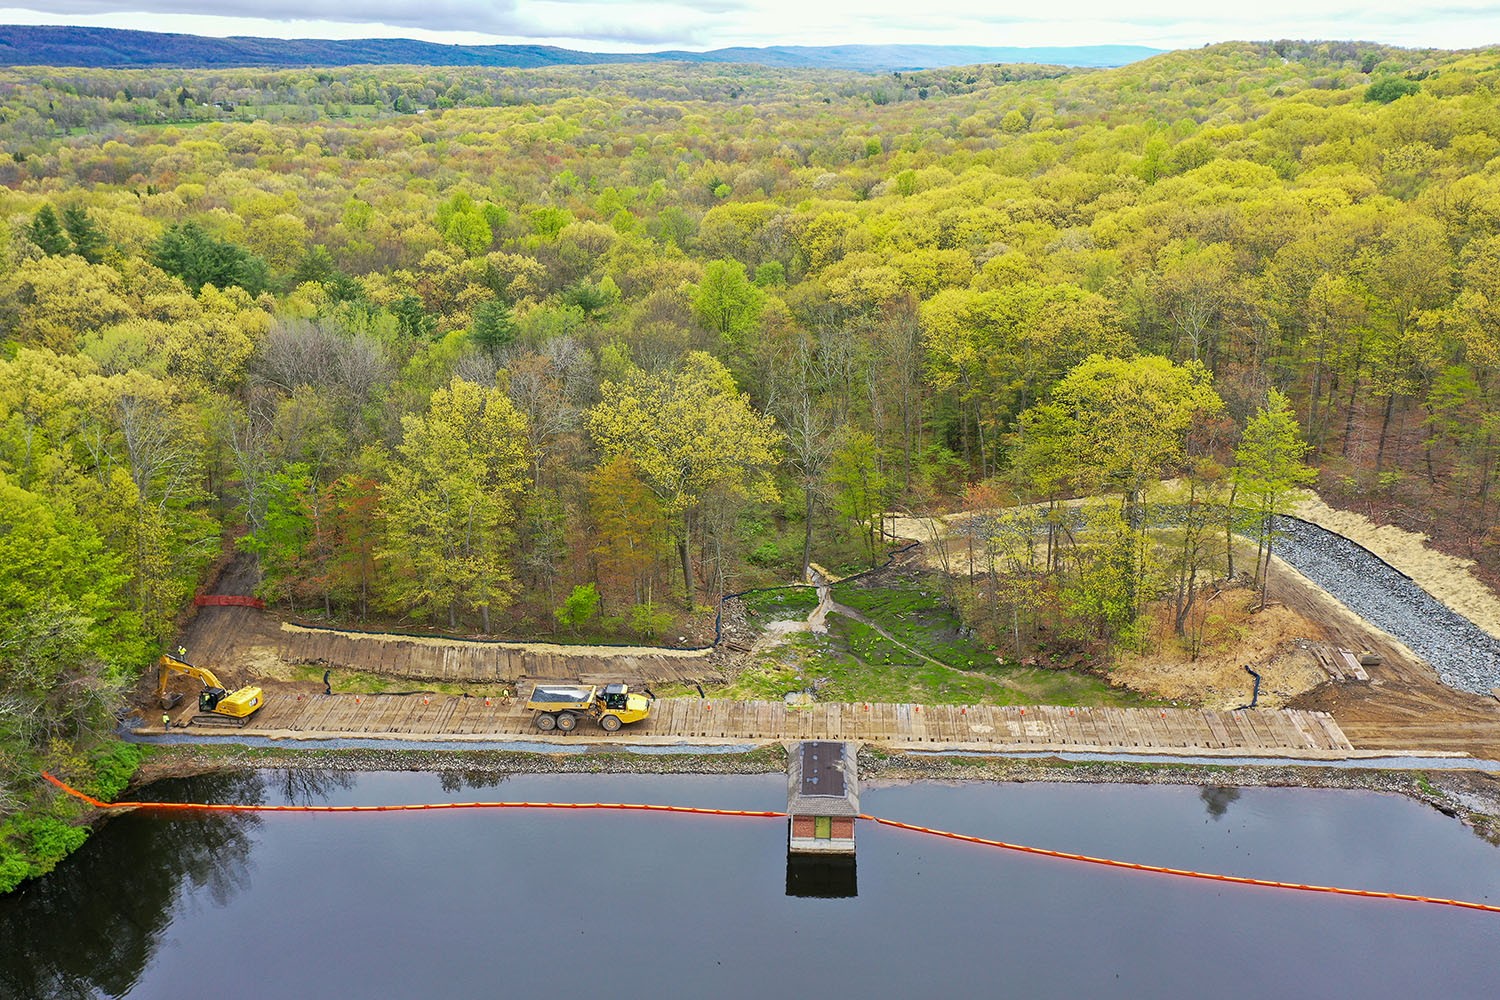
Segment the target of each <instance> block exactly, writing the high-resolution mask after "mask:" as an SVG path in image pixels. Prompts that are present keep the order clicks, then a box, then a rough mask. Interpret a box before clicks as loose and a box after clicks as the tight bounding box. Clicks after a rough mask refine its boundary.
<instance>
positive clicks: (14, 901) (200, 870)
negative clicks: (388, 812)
mask: <svg viewBox="0 0 1500 1000" xmlns="http://www.w3.org/2000/svg"><path fill="white" fill-rule="evenodd" d="M268 780H271V781H274V780H276V776H275V775H269V776H268V775H263V774H261V773H257V772H253V771H246V772H226V773H220V774H214V775H205V776H202V777H198V778H193V779H190V780H188V781H165V782H158V783H157V784H155V785H153V786H151V787H150V788H149V789H146V790H144V792H143V794H142V798H147V797H149V798H150V799H152V800H156V801H170V800H177V799H179V798H182V797H183V796H182V793H183V792H187V793H188V794H189V795H191V797H192V799H191V800H194V801H214V802H244V803H259V802H263V801H265V797H266V792H267V782H268ZM317 794H318V793H317V792H316V791H314V790H312V789H306V795H307V796H308V798H309V799H311V798H312V797H315V796H316V795H317ZM260 822H261V820H260V817H258V816H256V815H254V814H247V813H193V814H187V815H181V816H176V817H174V819H173V821H172V822H168V823H163V822H161V821H160V819H159V818H158V817H151V816H146V815H142V814H140V813H129V814H126V815H122V816H116V817H114V818H112V819H110V820H109V821H108V822H106V823H105V824H103V825H102V826H101V827H100V828H99V829H98V830H96V831H95V833H94V835H93V836H92V837H91V838H90V841H89V843H88V844H86V845H85V846H84V848H83V849H82V850H80V851H78V852H77V853H76V854H74V855H73V856H72V857H70V858H68V859H67V860H66V861H65V862H63V864H62V865H61V866H59V867H58V869H57V871H55V872H53V873H52V874H51V875H49V876H47V877H46V878H43V879H36V880H33V881H31V882H29V883H26V884H25V885H24V886H23V887H22V888H20V889H19V890H17V891H16V892H14V893H11V894H10V895H8V896H4V897H0V997H49V998H53V997H55V998H62V1000H72V998H75V997H76V998H82V997H95V996H98V995H100V994H101V993H102V994H104V995H106V996H121V995H123V994H125V993H127V992H129V991H130V990H131V989H132V988H133V987H134V986H135V985H136V983H137V981H138V980H139V979H140V976H141V973H142V970H144V969H145V968H146V966H147V965H148V964H149V963H150V961H151V959H152V956H153V955H154V953H155V951H156V949H157V947H158V945H159V944H160V943H161V941H162V938H163V935H164V933H165V932H166V929H167V927H168V926H169V924H170V923H171V919H172V913H173V911H174V909H175V906H176V903H177V901H178V900H179V898H180V897H181V896H182V895H183V894H184V893H185V892H192V891H197V890H206V891H207V893H208V894H209V896H210V897H211V898H212V900H213V901H214V903H215V904H217V905H220V906H223V905H225V904H227V903H228V902H229V901H230V899H232V898H233V897H234V896H235V895H236V894H237V893H238V892H240V891H241V890H243V889H244V888H245V887H246V886H247V885H248V883H249V872H250V868H249V857H250V852H251V848H252V847H253V844H254V837H253V831H254V830H255V829H256V828H257V827H258V826H259V825H260ZM59 941H67V942H69V945H68V947H65V948H59V947H58V946H57V942H59ZM205 958H206V959H207V958H208V956H205ZM222 958H223V956H218V957H216V958H213V959H212V961H219V960H221V959H222Z"/></svg>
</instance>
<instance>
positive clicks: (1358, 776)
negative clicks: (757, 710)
mask: <svg viewBox="0 0 1500 1000" xmlns="http://www.w3.org/2000/svg"><path fill="white" fill-rule="evenodd" d="M236 768H277V769H299V770H327V771H451V772H458V773H464V774H772V773H779V772H783V771H785V769H786V748H785V747H783V746H780V745H772V746H768V747H759V748H756V749H754V750H749V751H745V752H743V753H692V752H691V751H685V752H683V753H672V754H634V753H624V752H618V751H616V752H608V751H589V752H585V753H566V754H548V753H532V752H524V751H514V750H401V749H391V748H380V749H341V750H333V749H327V750H323V749H303V748H284V747H268V748H259V747H244V746H234V745H197V746H173V747H159V748H156V749H154V750H153V752H152V753H151V755H150V757H148V758H147V760H146V762H145V763H144V764H143V765H142V767H141V769H140V771H139V772H138V773H137V774H136V777H135V781H134V782H133V784H132V789H134V788H139V787H141V786H143V785H146V784H149V783H151V782H153V781H157V780H159V779H162V778H169V777H184V776H188V775H193V774H203V773H207V772H211V771H219V770H228V769H236ZM859 769H860V778H861V780H862V781H865V782H900V781H1014V782H1026V781H1048V782H1067V783H1073V784H1136V785H1199V786H1203V785H1209V786H1224V787H1290V788H1332V789H1349V790H1359V791H1372V792H1383V793H1389V794H1396V795H1405V796H1407V797H1409V798H1412V799H1415V800H1417V801H1419V802H1423V803H1425V804H1427V805H1429V806H1431V807H1433V808H1434V809H1437V810H1439V811H1441V812H1442V813H1444V814H1445V815H1448V816H1452V817H1454V818H1455V819H1458V820H1460V821H1461V822H1463V823H1464V824H1465V825H1466V826H1469V827H1471V828H1472V829H1473V830H1474V831H1475V833H1477V834H1478V835H1479V836H1481V837H1483V838H1484V839H1485V840H1488V841H1489V842H1491V843H1494V844H1496V845H1500V775H1497V774H1495V773H1491V772H1486V771H1469V770H1456V769H1453V770H1450V769H1434V770H1427V771H1423V770H1384V769H1378V768H1359V767H1354V768H1343V767H1341V768H1333V767H1318V766H1315V765H1306V764H1285V763H1277V762H1268V763H1264V764H1200V763H1180V764H1179V763H1165V764H1163V763H1141V762H1137V761H1129V760H1096V761H1066V760H1062V759H1060V758H1056V757H964V756H960V755H952V756H948V755H943V756H939V755H928V754H908V753H895V752H890V751H887V750H884V749H882V748H879V747H874V746H865V747H863V748H862V749H861V751H860V754H859ZM129 796H130V792H129V791H127V792H126V794H125V796H124V797H125V798H128V797H129Z"/></svg>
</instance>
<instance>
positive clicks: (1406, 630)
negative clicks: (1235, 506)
mask: <svg viewBox="0 0 1500 1000" xmlns="http://www.w3.org/2000/svg"><path fill="white" fill-rule="evenodd" d="M1277 529H1278V530H1279V531H1280V532H1281V537H1280V538H1278V539H1277V540H1276V544H1275V548H1274V551H1275V553H1276V555H1278V556H1280V557H1281V558H1282V559H1285V560H1286V561H1287V563H1289V564H1290V565H1291V566H1292V567H1294V568H1295V569H1296V570H1297V571H1298V572H1300V573H1302V574H1303V575H1304V576H1306V577H1307V578H1308V579H1310V580H1312V581H1313V582H1314V583H1316V584H1318V585H1319V586H1320V587H1322V588H1323V589H1324V590H1326V591H1328V592H1329V593H1330V594H1332V595H1333V596H1334V597H1337V598H1338V599H1339V600H1340V601H1342V602H1344V604H1346V605H1347V606H1348V607H1349V608H1350V609H1351V610H1352V611H1354V612H1355V613H1356V614H1358V615H1359V616H1360V617H1361V618H1363V619H1365V620H1366V621H1368V622H1370V623H1371V624H1372V625H1375V626H1377V627H1378V628H1382V629H1384V630H1385V631H1387V632H1389V633H1390V634H1391V635H1393V636H1395V637H1396V638H1397V639H1400V640H1401V641H1402V642H1404V643H1405V644H1406V645H1407V646H1410V647H1411V649H1412V650H1413V651H1414V652H1415V653H1416V654H1417V655H1418V656H1420V657H1422V658H1423V659H1424V660H1426V661H1427V662H1428V663H1430V664H1432V666H1433V667H1434V669H1436V670H1437V672H1438V676H1440V677H1441V678H1442V679H1443V683H1444V684H1447V685H1448V686H1450V687H1455V688H1458V689H1459V690H1461V691H1472V692H1474V693H1475V694H1488V693H1489V691H1490V689H1491V688H1495V687H1500V666H1497V663H1500V642H1497V641H1496V640H1495V639H1494V638H1492V637H1491V636H1490V635H1488V634H1487V633H1485V632H1484V631H1482V630H1481V629H1480V628H1479V627H1478V626H1477V625H1475V624H1474V623H1473V622H1471V621H1469V620H1468V619H1467V618H1465V617H1463V616H1462V615H1459V614H1457V613H1456V612H1453V611H1450V610H1448V608H1446V607H1445V606H1444V605H1442V604H1441V603H1439V601H1438V600H1437V598H1435V597H1433V596H1432V595H1431V594H1429V593H1427V591H1425V590H1423V589H1422V588H1421V587H1419V586H1417V585H1416V584H1415V583H1413V582H1412V581H1411V579H1410V578H1409V577H1407V576H1406V575H1405V574H1403V573H1401V572H1399V571H1397V570H1395V569H1393V568H1392V567H1391V566H1389V565H1388V564H1386V563H1385V562H1383V561H1381V560H1380V559H1379V558H1378V557H1377V556H1375V555H1374V554H1373V553H1371V552H1369V551H1368V550H1366V549H1364V548H1362V547H1361V546H1359V545H1357V544H1355V543H1354V542H1351V541H1350V540H1349V539H1347V538H1344V537H1343V536H1342V535H1336V534H1334V533H1333V532H1331V531H1328V530H1327V529H1325V528H1320V527H1318V526H1317V525H1315V524H1310V523H1308V522H1307V521H1302V520H1298V519H1297V518H1292V517H1282V518H1277Z"/></svg>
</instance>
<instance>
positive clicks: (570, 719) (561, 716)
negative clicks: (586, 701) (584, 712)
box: [557, 712, 578, 733]
mask: <svg viewBox="0 0 1500 1000" xmlns="http://www.w3.org/2000/svg"><path fill="white" fill-rule="evenodd" d="M557 728H558V729H561V730H562V731H563V732H565V733H571V732H572V731H573V730H575V729H577V728H578V716H576V715H574V714H573V713H572V712H558V713H557Z"/></svg>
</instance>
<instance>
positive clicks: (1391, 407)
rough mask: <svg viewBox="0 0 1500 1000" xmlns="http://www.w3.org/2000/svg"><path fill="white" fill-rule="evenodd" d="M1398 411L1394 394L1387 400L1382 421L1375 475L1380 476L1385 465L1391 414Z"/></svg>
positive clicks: (1376, 450) (1376, 454) (1376, 451)
mask: <svg viewBox="0 0 1500 1000" xmlns="http://www.w3.org/2000/svg"><path fill="white" fill-rule="evenodd" d="M1395 409H1396V394H1395V393H1394V392H1393V393H1391V394H1390V395H1389V396H1387V397H1386V399H1385V416H1384V417H1383V418H1382V419H1381V421H1380V445H1379V446H1378V447H1377V448H1376V449H1375V474H1376V475H1377V476H1378V475H1379V474H1380V467H1381V466H1382V465H1383V464H1384V463H1385V438H1386V433H1387V432H1388V431H1389V430H1390V429H1391V414H1392V413H1393V412H1394V411H1395Z"/></svg>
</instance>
